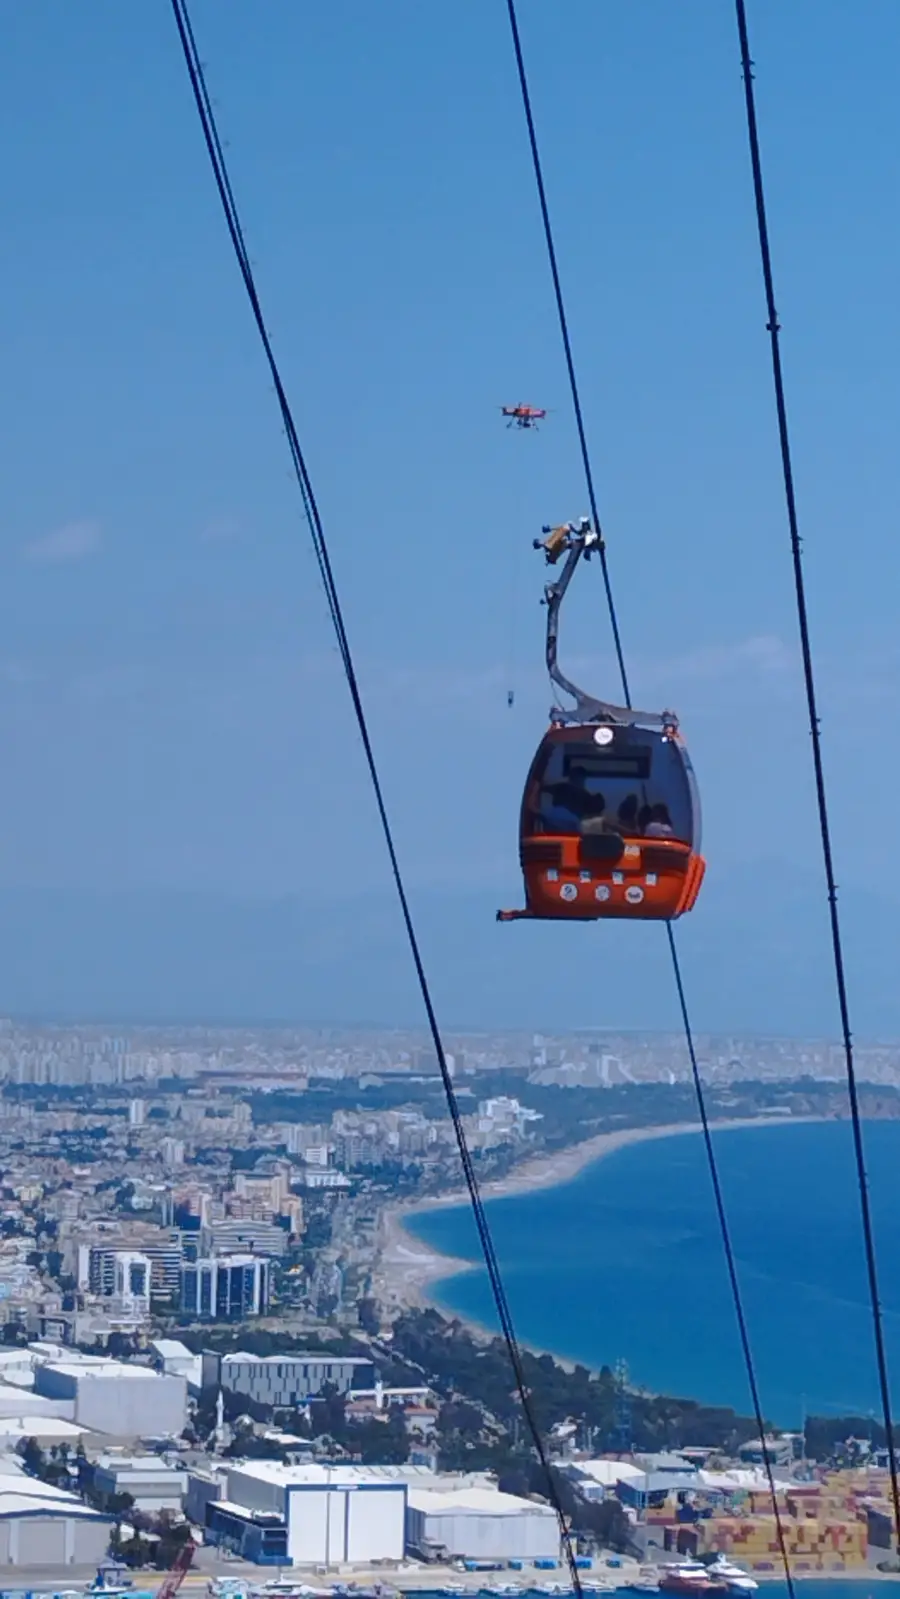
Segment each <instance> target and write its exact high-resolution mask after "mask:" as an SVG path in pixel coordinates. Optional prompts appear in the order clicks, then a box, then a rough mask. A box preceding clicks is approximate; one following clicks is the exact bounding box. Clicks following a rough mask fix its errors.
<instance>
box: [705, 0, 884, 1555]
mask: <svg viewBox="0 0 900 1599" xmlns="http://www.w3.org/2000/svg"><path fill="white" fill-rule="evenodd" d="M736 15H737V26H738V36H739V39H740V46H741V71H742V74H743V79H744V104H745V109H746V114H747V137H748V141H749V145H750V166H751V169H752V174H753V198H754V205H755V209H756V226H757V233H758V235H759V251H760V258H761V262H762V274H763V284H764V288H765V297H766V314H767V317H768V321H767V322H766V330H767V332H768V334H769V345H770V349H771V355H772V379H773V384H774V389H775V409H776V413H777V417H778V443H779V449H780V453H781V469H782V477H783V480H784V497H785V503H786V506H787V518H788V528H789V531H790V543H791V562H792V566H793V575H794V596H795V601H796V607H797V623H798V628H799V633H800V651H801V655H802V658H803V682H804V687H805V691H806V707H807V712H808V715H809V732H810V738H811V740H812V756H813V772H814V774H815V789H816V809H817V811H818V818H819V833H820V837H821V844H822V860H823V864H824V868H825V883H826V887H827V891H828V916H829V924H830V930H831V948H832V957H833V963H834V980H835V987H836V989H837V1000H838V1010H839V1013H840V1022H841V1036H842V1042H843V1049H844V1062H845V1065H846V1070H847V1093H848V1097H849V1100H850V1119H851V1122H852V1126H853V1153H854V1161H855V1164H856V1178H857V1186H858V1188H859V1204H860V1215H861V1220H862V1230H863V1240H864V1247H865V1257H866V1274H867V1278H868V1287H869V1298H870V1302H871V1311H872V1325H873V1332H874V1339H875V1359H876V1364H877V1367H878V1386H879V1391H880V1397H881V1409H882V1416H883V1420H884V1432H885V1439H886V1442H887V1451H888V1461H889V1465H890V1474H891V1494H892V1499H893V1506H894V1525H895V1531H896V1534H897V1538H898V1544H900V1481H898V1471H897V1449H896V1438H895V1434H894V1422H893V1415H892V1412H891V1394H890V1384H889V1380H888V1367H887V1352H886V1349H885V1342H884V1325H883V1317H882V1309H881V1296H880V1293H879V1286H878V1262H877V1257H876V1251H875V1233H874V1228H873V1225H872V1207H871V1203H870V1199H869V1182H868V1175H867V1172H866V1159H865V1147H864V1143H863V1132H862V1117H861V1115H860V1109H859V1092H858V1085H857V1080H856V1064H855V1060H854V1053H853V1035H852V1032H851V1028H850V1004H849V1000H848V998H847V980H846V973H845V970H844V949H843V941H842V937H841V920H840V913H839V911H838V894H837V882H836V880H835V875H834V855H833V852H832V846H831V825H830V822H829V815H828V794H827V788H826V784H825V768H824V764H823V760H822V738H821V729H820V722H819V713H818V704H817V695H816V681H815V671H814V667H813V653H812V643H811V639H810V630H809V614H808V610H807V604H806V580H805V578H804V575H803V550H802V543H801V538H800V529H799V523H798V519H797V501H796V495H795V492H794V469H793V461H792V457H791V445H790V436H789V433H788V421H787V402H786V399H785V391H784V373H783V370H782V365H781V346H780V341H779V335H780V332H781V325H780V323H779V321H778V312H777V309H776V306H775V284H774V276H773V272H772V255H771V250H770V247H769V225H768V218H767V215H766V202H765V193H764V190H763V178H762V159H761V156H760V150H759V130H758V126H757V121H756V96H755V92H754V88H753V60H752V57H751V55H750V42H749V35H748V31H747V11H746V6H745V4H744V0H736Z"/></svg>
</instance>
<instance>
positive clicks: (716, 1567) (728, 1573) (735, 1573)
mask: <svg viewBox="0 0 900 1599" xmlns="http://www.w3.org/2000/svg"><path fill="white" fill-rule="evenodd" d="M707 1570H708V1571H709V1573H710V1576H712V1577H719V1578H721V1580H722V1581H723V1582H726V1583H727V1584H728V1587H729V1590H730V1592H731V1593H754V1592H755V1590H756V1589H757V1588H758V1587H759V1583H758V1582H757V1580H756V1578H755V1577H751V1575H750V1573H749V1571H745V1570H744V1568H743V1566H739V1565H737V1564H736V1563H735V1561H733V1560H729V1559H728V1556H727V1555H716V1558H715V1560H714V1561H713V1563H712V1565H711V1566H709V1567H707Z"/></svg>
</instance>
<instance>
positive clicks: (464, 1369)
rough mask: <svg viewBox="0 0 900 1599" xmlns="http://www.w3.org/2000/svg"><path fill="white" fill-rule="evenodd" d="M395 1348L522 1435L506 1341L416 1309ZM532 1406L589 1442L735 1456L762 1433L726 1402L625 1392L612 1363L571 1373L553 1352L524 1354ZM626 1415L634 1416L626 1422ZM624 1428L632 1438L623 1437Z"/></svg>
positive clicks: (546, 1427)
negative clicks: (573, 1425)
mask: <svg viewBox="0 0 900 1599" xmlns="http://www.w3.org/2000/svg"><path fill="white" fill-rule="evenodd" d="M392 1345H393V1348H394V1350H395V1352H396V1353H397V1354H398V1355H400V1356H401V1357H403V1358H405V1359H406V1360H409V1361H412V1362H413V1363H414V1364H415V1366H416V1367H418V1368H420V1369H421V1370H423V1371H424V1372H426V1373H427V1374H428V1380H429V1382H430V1383H431V1385H432V1387H434V1388H435V1390H436V1391H437V1392H438V1393H439V1394H441V1395H442V1396H444V1397H446V1398H452V1397H453V1396H454V1395H459V1396H463V1397H464V1398H465V1399H468V1400H470V1401H473V1402H474V1403H475V1404H476V1405H478V1406H481V1407H483V1409H484V1410H485V1411H487V1412H489V1413H490V1416H491V1417H493V1418H495V1419H496V1420H497V1421H498V1422H499V1423H500V1424H501V1426H502V1427H503V1429H504V1431H505V1432H507V1433H509V1434H510V1435H511V1436H513V1437H519V1436H520V1435H521V1432H522V1425H523V1420H522V1411H521V1404H520V1401H519V1397H518V1394H517V1392H516V1390H515V1385H514V1383H513V1380H512V1375H511V1372H510V1364H509V1354H508V1352H507V1348H506V1345H505V1343H504V1341H503V1340H502V1339H501V1338H493V1339H491V1340H490V1341H489V1342H485V1341H483V1340H481V1339H476V1338H475V1337H473V1335H472V1333H471V1332H470V1331H469V1330H468V1328H467V1327H465V1326H464V1325H463V1323H461V1322H459V1321H447V1320H446V1319H445V1318H444V1317H443V1316H441V1315H440V1314H439V1313H438V1312H437V1311H435V1310H424V1311H419V1310H409V1311H406V1312H404V1314H403V1315H401V1316H400V1317H399V1319H398V1320H397V1321H396V1322H395V1323H394V1329H393V1339H392ZM522 1366H523V1371H524V1376H525V1381H526V1384H527V1386H528V1388H529V1390H530V1394H531V1401H532V1406H533V1409H534V1413H535V1417H536V1420H537V1422H538V1425H539V1427H540V1428H541V1431H542V1432H544V1433H545V1434H546V1433H548V1432H549V1431H550V1429H551V1428H552V1427H554V1426H555V1425H557V1424H558V1423H562V1422H566V1421H570V1420H574V1421H577V1422H578V1424H579V1427H580V1428H581V1430H582V1432H583V1435H584V1437H585V1439H586V1440H587V1439H589V1440H590V1447H591V1448H592V1449H596V1450H597V1451H598V1452H602V1451H603V1450H610V1449H615V1448H620V1449H627V1448H628V1446H629V1445H632V1446H633V1447H634V1448H635V1449H643V1450H661V1449H672V1448H682V1449H686V1448H689V1447H691V1446H695V1447H701V1446H705V1445H709V1446H711V1447H713V1448H716V1449H721V1450H722V1452H723V1453H728V1454H733V1453H735V1452H736V1451H737V1449H738V1448H739V1447H740V1445H741V1444H742V1443H746V1442H747V1441H748V1440H749V1439H751V1438H754V1437H756V1435H757V1428H756V1424H755V1422H754V1421H752V1420H751V1419H750V1418H749V1417H747V1416H740V1415H738V1414H737V1413H736V1412H735V1411H734V1410H731V1409H729V1408H727V1407H726V1406H716V1405H703V1404H700V1403H699V1402H698V1401H697V1400H693V1399H672V1398H667V1397H661V1396H654V1395H650V1394H644V1393H639V1392H632V1391H630V1390H629V1391H628V1392H627V1393H626V1394H624V1395H623V1394H622V1393H621V1392H620V1390H619V1388H618V1386H617V1384H616V1379H615V1377H614V1375H613V1373H612V1372H611V1371H610V1369H609V1368H608V1367H603V1368H602V1369H601V1370H600V1371H599V1372H591V1371H589V1370H588V1368H587V1367H586V1366H575V1368H574V1370H572V1371H567V1370H566V1369H565V1368H564V1367H562V1366H561V1365H560V1364H559V1362H558V1361H556V1360H554V1359H553V1357H552V1355H534V1354H532V1353H531V1352H530V1351H528V1350H523V1351H522ZM626 1416H627V1420H626ZM623 1427H626V1428H627V1431H628V1433H629V1435H630V1436H629V1437H628V1438H627V1439H626V1438H623V1436H622V1434H623Z"/></svg>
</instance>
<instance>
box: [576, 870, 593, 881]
mask: <svg viewBox="0 0 900 1599" xmlns="http://www.w3.org/2000/svg"><path fill="white" fill-rule="evenodd" d="M590 880H591V874H590V872H579V873H578V881H579V883H589V882H590Z"/></svg>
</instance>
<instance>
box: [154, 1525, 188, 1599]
mask: <svg viewBox="0 0 900 1599" xmlns="http://www.w3.org/2000/svg"><path fill="white" fill-rule="evenodd" d="M196 1547H197V1546H196V1544H195V1543H194V1540H193V1538H188V1540H187V1542H186V1543H183V1544H182V1546H181V1548H180V1549H179V1551H178V1556H177V1558H176V1561H175V1564H174V1566H173V1567H172V1568H171V1570H170V1571H167V1572H166V1575H165V1578H164V1580H163V1581H162V1583H161V1584H160V1586H159V1588H158V1589H157V1592H156V1599H175V1595H176V1594H177V1592H178V1590H179V1588H180V1587H181V1584H182V1583H183V1582H184V1579H185V1577H186V1576H187V1574H188V1572H189V1570H190V1566H191V1561H192V1560H193V1558H194V1550H195V1548H196Z"/></svg>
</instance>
